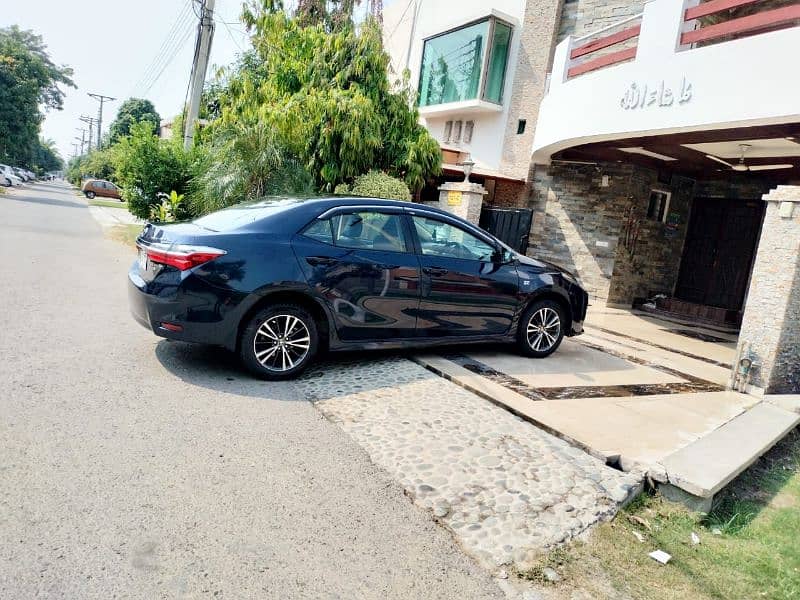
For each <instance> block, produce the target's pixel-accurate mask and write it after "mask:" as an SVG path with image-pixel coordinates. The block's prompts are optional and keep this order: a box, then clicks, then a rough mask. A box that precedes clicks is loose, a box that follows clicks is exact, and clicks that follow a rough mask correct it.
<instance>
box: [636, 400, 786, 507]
mask: <svg viewBox="0 0 800 600" xmlns="http://www.w3.org/2000/svg"><path fill="white" fill-rule="evenodd" d="M799 423H800V414H798V413H797V412H793V411H789V410H785V409H784V408H781V407H780V406H776V405H775V404H771V403H769V402H759V403H758V404H756V405H755V406H753V407H751V408H749V409H748V410H746V411H745V412H743V413H742V414H740V415H739V416H737V417H735V418H734V419H732V420H730V421H728V422H727V423H726V424H725V425H723V426H721V427H720V428H718V429H715V430H714V431H712V432H711V433H710V434H708V435H706V436H703V437H701V438H699V439H698V440H696V441H694V442H692V443H691V444H689V445H688V446H685V447H684V448H681V449H680V450H678V451H676V452H674V453H672V454H670V455H669V456H667V457H666V458H665V459H663V460H662V461H661V464H660V466H662V467H663V471H660V472H658V470H654V471H653V473H652V476H653V478H654V479H656V480H657V481H659V482H660V485H659V489H660V491H661V493H662V494H663V495H664V496H665V497H667V498H669V499H671V500H675V501H679V502H683V503H684V504H687V505H688V506H689V507H690V508H692V509H693V510H698V511H701V512H709V511H710V510H711V507H712V506H713V502H714V497H715V496H716V494H717V493H718V492H719V491H720V490H721V489H722V488H723V487H725V486H726V485H727V484H728V483H730V482H731V481H732V480H733V479H734V478H735V477H736V476H737V475H739V474H740V473H741V472H742V471H744V470H745V469H746V468H747V467H749V466H750V465H751V464H753V463H754V462H755V461H756V460H758V459H759V457H761V456H763V455H764V454H765V453H766V452H767V451H768V450H769V449H770V448H772V447H773V446H774V445H775V444H777V443H778V442H779V441H780V440H781V439H782V438H783V437H784V436H785V435H786V434H787V433H789V432H790V431H791V430H792V429H794V428H795V427H796V426H797V425H798V424H799Z"/></svg>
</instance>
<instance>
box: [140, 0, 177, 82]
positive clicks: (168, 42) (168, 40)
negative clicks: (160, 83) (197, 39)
mask: <svg viewBox="0 0 800 600" xmlns="http://www.w3.org/2000/svg"><path fill="white" fill-rule="evenodd" d="M191 2H192V0H187V1H186V2H185V3H184V5H183V8H181V10H180V12H179V13H178V16H177V17H176V19H175V21H174V22H173V24H172V26H171V27H170V29H169V31H168V32H167V35H166V36H165V37H164V40H163V41H162V42H161V46H160V48H159V49H158V52H156V54H155V56H154V57H153V60H152V61H151V62H150V64H149V65H148V66H147V68H145V70H144V72H143V73H142V75H141V77H139V79H138V80H137V82H136V84H135V85H134V86H133V88H132V90H131V94H130V95H131V96H133V95H135V94H134V92H136V91H138V90H141V89H142V88H144V87H145V86H146V85H147V84H148V83H149V82H150V80H151V79H152V76H153V74H154V73H155V72H157V71H158V69H159V67H160V65H161V63H162V62H163V60H164V57H165V56H166V55H167V54H168V53H169V52H170V50H171V49H172V47H173V46H174V44H175V41H176V40H177V39H179V36H180V33H181V31H183V30H185V29H186V27H187V25H189V24H191V21H192V19H191V14H192V13H191Z"/></svg>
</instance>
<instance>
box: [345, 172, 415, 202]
mask: <svg viewBox="0 0 800 600" xmlns="http://www.w3.org/2000/svg"><path fill="white" fill-rule="evenodd" d="M334 194H336V195H337V196H367V197H370V198H387V199H390V200H410V199H411V192H410V191H409V189H408V186H407V185H406V184H405V183H404V182H403V181H401V180H400V179H397V178H396V177H392V176H391V175H387V174H386V173H383V172H382V171H370V172H369V173H366V174H365V175H360V176H358V177H356V179H355V181H353V184H352V185H347V184H344V183H342V184H339V185H337V186H336V189H335V190H334Z"/></svg>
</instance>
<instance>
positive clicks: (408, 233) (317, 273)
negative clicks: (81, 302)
mask: <svg viewBox="0 0 800 600" xmlns="http://www.w3.org/2000/svg"><path fill="white" fill-rule="evenodd" d="M137 246H138V248H139V257H138V260H137V261H136V262H135V263H134V264H133V266H132V267H131V270H130V273H129V282H130V285H129V291H130V304H131V310H132V313H133V315H134V317H135V318H136V320H137V321H139V322H140V323H141V324H142V325H144V326H145V327H147V328H148V329H150V330H152V331H153V332H154V333H155V334H156V335H159V336H162V337H165V338H169V339H173V340H182V341H187V342H200V343H204V344H214V345H220V346H224V347H225V348H228V349H230V350H232V351H234V352H238V353H239V355H240V356H241V359H242V361H243V362H244V364H245V365H246V366H247V367H248V369H249V370H250V371H252V372H253V373H254V374H256V375H258V376H260V377H263V378H265V379H287V378H291V377H294V376H296V375H298V374H299V373H300V372H301V371H302V370H303V369H304V368H305V367H307V366H308V365H309V363H310V362H311V361H312V360H313V359H314V357H315V356H316V355H317V353H318V352H319V351H320V350H323V349H326V350H331V351H337V350H358V349H369V348H411V347H423V346H432V345H438V344H461V343H471V342H489V341H492V342H512V343H514V344H516V345H517V347H518V349H519V351H520V352H521V353H523V354H524V355H527V356H531V357H536V358H541V357H545V356H548V355H549V354H551V353H552V352H554V351H555V350H556V348H558V346H559V344H560V343H561V340H562V339H563V337H564V336H565V335H566V336H572V335H577V334H579V333H581V332H582V330H583V320H584V317H585V315H586V307H587V300H588V297H587V294H586V292H585V291H584V290H583V288H582V287H581V285H580V283H579V282H578V280H577V279H576V278H575V276H574V275H572V274H570V273H569V272H567V271H565V270H563V269H561V268H559V267H556V266H554V265H552V264H549V263H545V262H542V261H538V260H535V259H532V258H529V257H527V256H523V255H521V254H518V253H516V252H514V251H513V250H512V249H511V248H509V247H508V246H506V245H505V244H503V243H502V242H500V241H499V240H497V239H496V238H494V237H493V236H491V235H489V234H488V233H486V232H485V231H483V230H482V229H479V228H477V227H475V226H474V225H471V224H470V223H468V222H466V221H464V220H462V219H459V218H457V217H455V216H453V215H451V214H449V213H446V212H444V211H441V210H438V209H435V208H431V207H428V206H425V205H421V204H413V203H410V202H398V201H392V200H377V199H370V198H325V199H310V200H298V199H271V200H264V201H260V202H255V203H250V204H241V205H238V206H234V207H232V208H228V209H225V210H222V211H219V212H216V213H212V214H210V215H207V216H204V217H201V218H199V219H196V220H195V221H192V222H187V223H175V224H170V225H153V224H149V225H147V226H146V227H145V228H144V231H143V232H142V234H141V235H140V236H139V238H138V239H137Z"/></svg>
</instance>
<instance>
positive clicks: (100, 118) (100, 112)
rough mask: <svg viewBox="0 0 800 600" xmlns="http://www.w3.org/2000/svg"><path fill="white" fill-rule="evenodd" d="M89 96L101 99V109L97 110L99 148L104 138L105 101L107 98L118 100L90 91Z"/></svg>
mask: <svg viewBox="0 0 800 600" xmlns="http://www.w3.org/2000/svg"><path fill="white" fill-rule="evenodd" d="M89 96H91V97H92V98H94V99H95V100H99V101H100V109H99V110H98V111H97V149H98V150H99V149H100V142H101V141H102V139H103V138H102V136H103V102H104V101H106V100H108V101H109V102H111V101H113V100H116V98H112V97H111V96H103V95H102V94H92V93H91V92H89ZM89 146H91V144H89Z"/></svg>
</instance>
